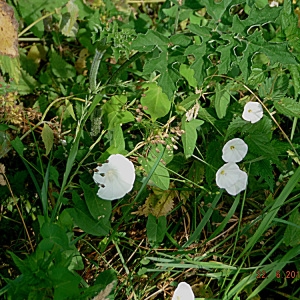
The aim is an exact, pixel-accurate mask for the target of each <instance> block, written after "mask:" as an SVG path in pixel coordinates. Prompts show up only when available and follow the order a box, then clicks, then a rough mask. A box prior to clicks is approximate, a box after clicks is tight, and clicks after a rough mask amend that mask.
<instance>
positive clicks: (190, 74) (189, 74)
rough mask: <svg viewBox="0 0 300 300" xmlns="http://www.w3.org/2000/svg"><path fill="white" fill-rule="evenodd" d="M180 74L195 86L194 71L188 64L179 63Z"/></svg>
mask: <svg viewBox="0 0 300 300" xmlns="http://www.w3.org/2000/svg"><path fill="white" fill-rule="evenodd" d="M179 71H180V74H181V75H182V76H183V77H184V78H185V79H186V80H187V82H188V84H189V85H190V86H192V87H194V88H196V87H197V80H196V79H195V77H194V74H195V71H194V70H192V69H191V68H190V67H189V66H187V65H184V64H181V65H180V68H179Z"/></svg>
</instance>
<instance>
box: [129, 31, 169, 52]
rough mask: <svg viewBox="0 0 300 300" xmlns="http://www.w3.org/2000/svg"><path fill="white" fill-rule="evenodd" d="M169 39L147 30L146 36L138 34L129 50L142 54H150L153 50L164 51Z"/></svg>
mask: <svg viewBox="0 0 300 300" xmlns="http://www.w3.org/2000/svg"><path fill="white" fill-rule="evenodd" d="M168 43H169V39H168V38H166V37H165V36H164V35H162V34H161V33H159V32H157V31H153V30H148V31H147V33H146V34H138V36H137V38H136V39H135V40H134V41H133V42H132V44H131V49H132V50H133V49H134V50H138V51H142V52H150V51H152V50H153V49H154V48H156V47H157V48H159V49H166V48H167V47H168Z"/></svg>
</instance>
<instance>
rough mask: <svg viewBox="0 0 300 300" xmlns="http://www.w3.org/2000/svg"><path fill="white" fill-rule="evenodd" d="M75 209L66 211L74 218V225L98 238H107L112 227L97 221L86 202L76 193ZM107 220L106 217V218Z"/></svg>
mask: <svg viewBox="0 0 300 300" xmlns="http://www.w3.org/2000/svg"><path fill="white" fill-rule="evenodd" d="M72 200H73V202H74V205H75V207H74V208H68V209H66V211H67V212H68V213H69V214H70V216H71V217H72V219H73V221H74V223H75V224H76V225H77V226H78V227H79V228H81V229H82V230H83V231H85V232H86V233H88V234H92V235H96V236H105V235H107V234H108V232H109V229H110V226H109V224H108V223H104V222H103V221H102V219H100V220H99V221H98V220H95V219H94V218H93V217H92V215H91V214H90V212H89V209H88V207H87V205H86V204H85V202H84V201H83V200H81V199H80V197H79V195H77V193H76V192H73V193H72ZM105 218H106V216H105Z"/></svg>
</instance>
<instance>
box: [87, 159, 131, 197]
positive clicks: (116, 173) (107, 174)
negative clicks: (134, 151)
mask: <svg viewBox="0 0 300 300" xmlns="http://www.w3.org/2000/svg"><path fill="white" fill-rule="evenodd" d="M96 170H97V171H96V172H95V173H94V176H93V179H94V181H95V182H96V183H97V184H98V186H99V191H98V193H97V195H98V196H99V197H100V198H102V199H105V200H115V199H119V198H122V197H123V196H125V194H126V193H128V192H130V191H131V189H132V187H133V183H134V180H135V170H134V166H133V163H132V162H131V161H130V160H129V159H127V158H126V157H124V156H123V155H121V154H112V155H111V156H110V157H109V158H108V160H107V162H105V163H104V164H102V165H101V166H98V167H97V168H96Z"/></svg>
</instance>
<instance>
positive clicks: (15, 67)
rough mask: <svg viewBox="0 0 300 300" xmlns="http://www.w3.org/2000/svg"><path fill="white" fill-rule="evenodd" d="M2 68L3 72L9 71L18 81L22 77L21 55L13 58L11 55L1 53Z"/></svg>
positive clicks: (17, 81)
mask: <svg viewBox="0 0 300 300" xmlns="http://www.w3.org/2000/svg"><path fill="white" fill-rule="evenodd" d="M0 69H1V71H2V74H5V73H8V74H9V77H10V78H13V79H14V81H15V82H16V83H19V79H20V60H19V57H14V58H11V57H9V56H5V55H0Z"/></svg>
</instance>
